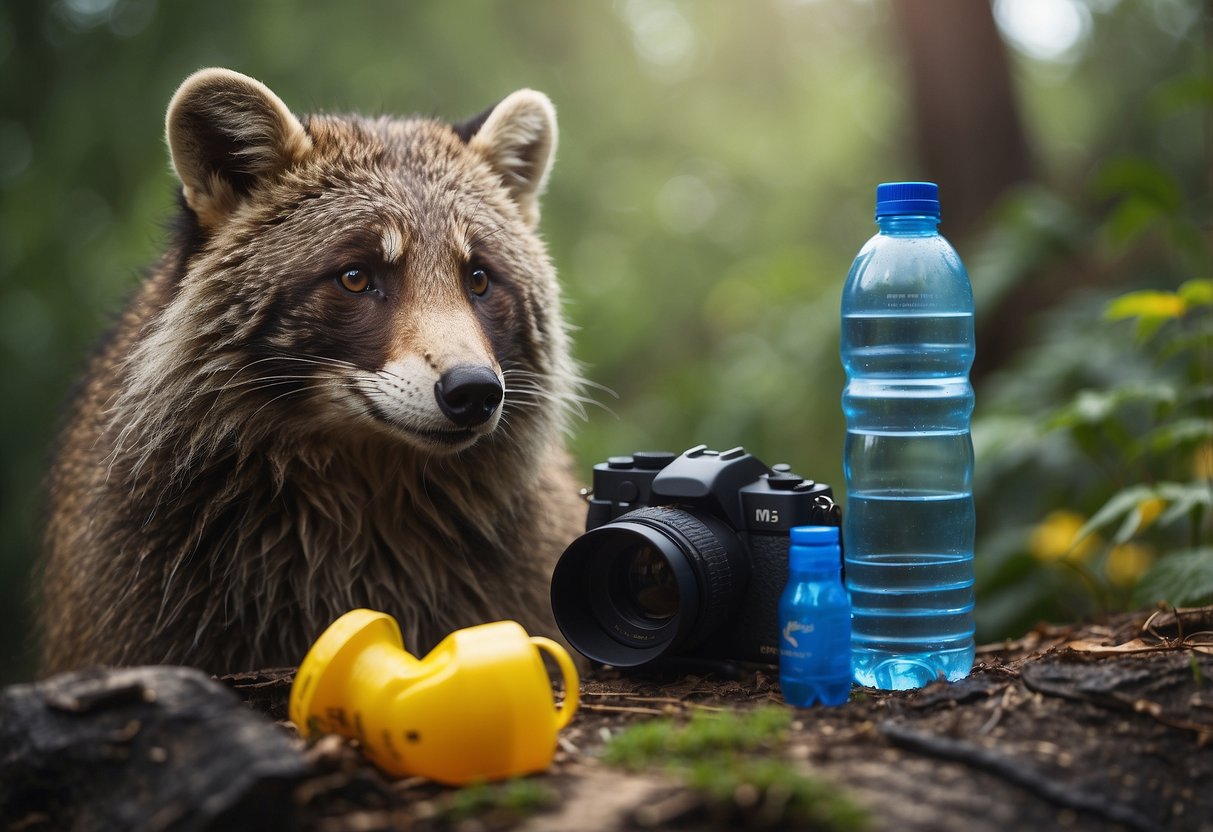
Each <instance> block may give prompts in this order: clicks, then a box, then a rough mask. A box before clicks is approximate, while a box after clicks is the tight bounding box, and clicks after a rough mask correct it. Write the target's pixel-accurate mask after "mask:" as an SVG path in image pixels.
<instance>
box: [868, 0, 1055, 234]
mask: <svg viewBox="0 0 1213 832" xmlns="http://www.w3.org/2000/svg"><path fill="white" fill-rule="evenodd" d="M892 7H893V12H894V17H895V22H896V29H895V32H896V35H897V37H898V40H899V44H898V45H899V48H900V49H901V50H902V52H903V54H904V56H905V61H906V67H907V70H908V76H909V84H910V98H911V101H912V102H913V105H914V116H915V129H916V141H917V145H918V157H919V158H920V159H921V160H922V163H923V165H924V167H925V169H926V173H927V175H928V176H929V177H930V178H931V179H932V180H933V181H935V182H938V183H939V187H940V192H941V197H942V199H943V203H944V211H945V215H946V219H947V227H948V230H949V233H950V235H951V236H953V237H956V238H958V239H959V238H963V237H965V236H966V235H967V234H969V233H970V232H971V231H973V230H975V229H976V228H977V227H978V226H979V225H980V223H981V221H982V219H983V218H984V217H985V215H986V212H987V211H989V210H990V208H991V207H993V205H994V203H995V202H996V201H997V200H998V198H999V197H1000V196H1002V194H1003V193H1004V192H1005V191H1006V190H1007V189H1008V188H1009V187H1010V186H1012V185H1014V184H1016V183H1018V182H1022V181H1025V180H1027V179H1029V178H1031V175H1032V162H1031V153H1030V151H1029V148H1028V144H1027V141H1026V139H1025V137H1024V132H1023V126H1022V124H1021V122H1020V119H1019V108H1018V105H1017V103H1016V99H1015V91H1014V88H1013V83H1012V79H1011V71H1010V67H1009V64H1008V62H1007V52H1006V47H1005V46H1004V45H1003V42H1002V39H1001V38H1000V37H999V34H998V29H997V27H996V26H995V24H994V15H993V12H992V11H991V8H990V4H989V3H988V2H980V0H930V2H929V3H924V2H922V1H921V0H892Z"/></svg>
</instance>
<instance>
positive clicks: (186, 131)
mask: <svg viewBox="0 0 1213 832" xmlns="http://www.w3.org/2000/svg"><path fill="white" fill-rule="evenodd" d="M165 122H166V135H167V137H168V145H169V151H170V152H171V153H172V157H173V167H174V168H175V169H176V171H177V176H178V177H180V179H181V184H182V185H183V186H184V193H185V201H186V204H188V205H189V206H190V207H191V208H193V209H194V212H195V213H197V215H198V220H199V222H200V223H201V224H202V225H203V226H204V227H208V228H212V227H214V226H215V225H216V224H217V223H219V222H220V221H221V220H222V219H223V217H224V216H226V215H227V214H228V213H230V212H231V211H232V210H233V209H234V208H235V207H236V206H237V205H238V204H239V202H240V200H242V199H243V198H244V197H245V196H247V195H248V193H249V192H250V191H251V190H252V189H253V188H254V186H256V184H257V183H258V182H259V181H260V180H262V179H263V178H265V177H269V176H273V175H275V174H277V173H280V172H281V171H283V170H284V169H286V168H287V167H289V166H290V165H292V164H294V163H296V162H298V161H300V160H302V159H303V158H304V157H305V156H306V155H307V154H308V153H309V152H310V151H311V149H312V140H311V139H310V138H308V135H307V133H306V132H305V131H304V129H303V125H301V124H300V123H299V120H298V119H297V118H295V116H294V115H292V114H291V111H290V110H288V109H287V108H286V105H285V104H283V103H282V100H281V99H279V98H278V96H276V95H274V93H272V92H270V90H269V88H268V87H266V86H265V85H264V84H262V83H261V82H260V81H255V80H253V79H252V78H249V77H248V76H246V75H241V74H240V73H238V72H232V71H231V70H228V69H202V70H199V71H198V72H195V73H194V74H193V75H191V76H190V77H188V78H186V79H185V81H184V82H183V83H182V84H181V87H180V88H179V89H178V90H177V93H176V95H174V96H173V100H172V101H170V102H169V105H168V115H167V116H166V118H165Z"/></svg>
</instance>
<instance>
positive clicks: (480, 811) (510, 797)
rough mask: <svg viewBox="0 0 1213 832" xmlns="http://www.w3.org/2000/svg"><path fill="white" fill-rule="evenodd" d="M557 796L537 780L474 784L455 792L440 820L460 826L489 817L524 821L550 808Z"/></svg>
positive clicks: (444, 804) (441, 809)
mask: <svg viewBox="0 0 1213 832" xmlns="http://www.w3.org/2000/svg"><path fill="white" fill-rule="evenodd" d="M555 802H556V795H555V794H554V793H553V792H552V790H551V789H549V788H548V787H547V786H545V785H543V784H542V783H540V782H539V781H537V780H532V779H526V778H518V779H515V780H506V781H503V782H501V783H492V784H489V783H474V784H473V785H471V786H467V787H465V788H462V789H458V790H456V791H453V792H451V793H450V794H449V795H448V796H447V797H446V798H445V799H444V800H443V801H442V802H441V803H440V805H439V807H438V812H437V817H438V818H439V819H441V820H445V821H449V822H451V823H457V822H459V821H461V820H465V819H467V818H473V817H483V816H485V815H489V814H499V815H504V816H506V817H508V818H522V817H526V816H527V815H531V814H534V813H535V812H538V811H540V810H541V809H546V808H548V807H549V806H551V805H553V804H554V803H555Z"/></svg>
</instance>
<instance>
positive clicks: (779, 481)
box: [767, 471, 804, 491]
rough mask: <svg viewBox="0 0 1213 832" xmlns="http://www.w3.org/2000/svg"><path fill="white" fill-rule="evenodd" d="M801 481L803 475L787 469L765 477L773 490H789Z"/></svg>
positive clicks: (802, 480)
mask: <svg viewBox="0 0 1213 832" xmlns="http://www.w3.org/2000/svg"><path fill="white" fill-rule="evenodd" d="M803 482H804V478H803V477H798V476H796V475H795V474H793V473H791V472H787V471H780V472H778V473H775V474H771V475H770V476H769V477H767V485H769V486H770V487H771V488H772V489H774V490H775V491H791V490H792V489H794V488H795V487H796V486H798V485H800V484H801V483H803Z"/></svg>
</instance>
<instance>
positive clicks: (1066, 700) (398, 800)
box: [224, 607, 1213, 832]
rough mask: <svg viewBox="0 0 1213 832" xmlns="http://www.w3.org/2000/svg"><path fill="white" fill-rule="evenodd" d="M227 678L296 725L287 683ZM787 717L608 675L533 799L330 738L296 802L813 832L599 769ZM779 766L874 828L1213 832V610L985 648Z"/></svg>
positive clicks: (803, 722)
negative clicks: (631, 739)
mask: <svg viewBox="0 0 1213 832" xmlns="http://www.w3.org/2000/svg"><path fill="white" fill-rule="evenodd" d="M224 681H226V682H227V683H228V684H229V685H230V686H231V687H233V688H234V689H235V690H236V691H237V693H239V694H240V695H241V696H242V697H243V698H244V699H245V700H246V702H248V703H249V704H250V705H251V706H252V707H254V708H255V709H257V710H262V711H265V712H267V713H269V714H270V715H271V716H274V717H275V718H278V719H282V718H284V714H285V703H286V694H287V691H288V690H289V684H290V676H289V673H274V672H267V673H266V674H260V675H258V674H250V675H246V676H242V677H231V678H228V679H226V680H224ZM781 702H782V700H781V698H780V695H779V689H778V682H777V679H776V678H774V677H773V675H772V673H771V671H769V670H768V671H765V672H764V671H762V670H754V669H750V670H747V671H744V672H741V673H739V674H737V675H730V676H726V675H722V674H703V675H701V674H689V675H665V676H656V675H641V674H634V673H633V674H624V673H621V672H619V671H612V670H601V671H598V672H597V673H593V674H590V675H589V677H588V678H586V679H584V680H583V683H582V689H581V708H580V711H579V713H578V714H577V716H576V718H575V719H574V720H573V722H572V724H571V725H570V726H569V727H568V728H567V729H566V730H565V731H564V732H562V734H561V736H560V738H559V742H558V749H557V754H556V759H555V762H554V763H553V765H552V767H551V769H550V770H549V771H548V772H547V773H545V774H543V775H537V776H534V777H531V778H527V779H526V780H525V781H523V783H524V784H525V786H523V787H519V786H518V784H513V785H507V786H492V787H484V788H478V789H473V790H470V791H469V790H466V789H465V790H457V789H448V788H444V787H441V786H438V785H436V784H434V783H431V782H428V781H425V780H421V779H417V778H414V779H410V780H403V781H397V782H391V781H388V780H386V779H384V778H383V777H381V776H380V775H379V773H378V772H377V771H376V770H375V769H373V768H372V767H371V766H369V765H368V764H367V763H366V762H365V761H364V760H363V759H362V757H361V755H360V754H359V752H358V751H357V749H356V748H355V747H354V746H353V745H352V743H350V742H347V741H344V740H340V739H338V738H336V737H327V738H325V739H323V740H321V741H320V742H319V743H316V744H314V745H312V746H311V747H309V748H308V749H307V750H306V752H305V753H306V755H307V757H308V759H309V761H310V763H311V771H313V772H314V774H313V775H311V776H309V777H308V778H307V779H306V780H305V781H304V782H302V783H301V784H300V785H299V786H298V787H297V788H296V790H295V802H296V805H297V806H298V808H299V812H300V818H301V822H302V825H303V828H304V829H306V830H315V832H355V830H360V831H361V832H368V831H369V830H394V829H420V830H428V829H457V830H459V831H460V832H480V831H481V830H498V829H517V830H524V831H525V832H564V831H565V830H622V829H647V828H669V829H717V828H778V829H788V828H801V827H798V826H797V824H796V821H795V819H794V818H792V817H791V816H789V815H787V814H786V813H785V812H783V811H782V807H781V805H778V801H779V799H786V796H784V797H783V798H780V797H779V796H778V795H773V794H770V793H763V792H762V791H760V790H757V789H755V788H752V787H747V786H746V785H745V784H740V785H739V786H738V788H737V789H736V790H735V792H734V793H733V794H732V796H731V797H730V798H728V799H725V800H723V801H721V800H719V799H714V798H710V797H708V796H707V795H705V794H704V793H701V792H699V791H696V790H695V789H692V788H691V787H689V786H688V785H687V784H686V783H685V782H684V781H683V779H682V778H681V777H680V776H679V775H677V774H676V773H673V772H671V771H667V770H664V769H663V768H662V767H660V766H658V767H655V768H652V769H649V770H645V771H642V772H639V773H628V772H626V771H623V770H620V769H618V768H614V767H611V766H609V765H607V764H606V763H605V762H604V761H603V760H602V759H601V755H602V751H603V748H604V747H605V745H606V744H607V743H608V742H609V741H610V740H611V738H612V737H614V736H616V735H617V734H618V733H619V732H621V731H624V730H625V729H627V728H628V727H629V726H632V725H636V724H639V723H641V722H643V721H647V720H653V719H657V718H662V717H673V718H675V719H686V718H688V717H689V716H690V715H691V714H692V713H694V712H697V711H705V710H706V711H713V712H728V711H745V710H749V709H754V708H757V707H760V706H762V705H769V704H777V703H781ZM283 727H284V729H285V730H287V731H293V726H291V725H290V724H289V723H286V722H284V723H283ZM765 753H766V754H767V755H769V756H773V757H775V758H776V759H779V760H781V761H782V763H783V764H784V765H786V766H787V767H788V769H790V770H792V771H795V772H798V773H802V774H804V775H806V776H809V777H813V778H816V779H818V780H823V781H825V782H826V783H827V784H829V785H830V787H831V789H835V790H837V792H838V793H839V794H844V795H846V796H848V797H849V798H850V799H851V801H852V802H853V803H855V804H858V805H859V806H861V807H863V809H864V810H865V811H866V814H867V821H866V823H865V824H864V827H863V828H866V829H870V830H881V829H888V830H894V829H895V830H898V832H910V831H911V830H924V832H925V831H926V830H932V832H939V831H940V830H962V829H963V830H1005V829H1038V830H1047V829H1065V830H1107V829H1127V830H1199V831H1201V832H1208V831H1210V830H1213V607H1208V608H1200V609H1193V610H1180V611H1178V612H1176V611H1161V610H1160V611H1154V612H1150V611H1146V612H1142V613H1140V614H1135V615H1126V616H1121V617H1119V618H1117V619H1115V620H1113V621H1110V622H1107V623H1105V624H1101V625H1092V626H1084V627H1041V628H1039V629H1037V630H1036V631H1034V632H1031V633H1028V634H1027V635H1026V636H1024V637H1023V638H1021V639H1019V640H1016V641H1012V642H1007V643H1003V644H994V645H988V646H985V647H982V648H980V649H979V651H978V657H977V663H976V666H975V667H974V670H973V673H972V675H971V676H970V677H969V678H968V679H966V680H965V681H963V682H960V683H955V684H943V683H940V684H937V685H932V686H930V687H927V688H924V689H922V690H920V691H912V692H903V693H885V692H879V691H874V690H861V691H857V692H856V693H855V694H853V695H852V698H851V701H849V702H848V703H847V704H845V705H843V706H841V707H838V708H823V707H814V708H810V709H803V710H798V711H796V712H795V714H794V716H793V720H792V723H791V728H790V730H788V732H787V735H786V739H785V741H783V742H782V743H780V744H779V746H778V747H775V748H771V749H768V750H767V751H766V752H765ZM803 828H820V826H817V827H809V826H804V827H803Z"/></svg>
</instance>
